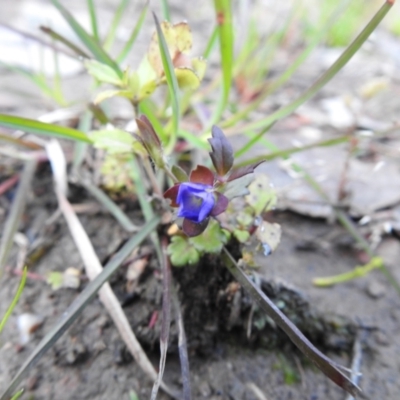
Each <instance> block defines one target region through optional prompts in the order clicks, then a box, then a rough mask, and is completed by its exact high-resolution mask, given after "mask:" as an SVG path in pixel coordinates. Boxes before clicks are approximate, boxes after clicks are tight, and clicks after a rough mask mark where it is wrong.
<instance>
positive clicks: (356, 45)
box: [242, 0, 394, 130]
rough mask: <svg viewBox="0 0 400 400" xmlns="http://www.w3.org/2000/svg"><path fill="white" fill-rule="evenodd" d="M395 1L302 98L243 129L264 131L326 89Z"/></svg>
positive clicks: (374, 18) (379, 11) (384, 9)
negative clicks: (323, 88)
mask: <svg viewBox="0 0 400 400" xmlns="http://www.w3.org/2000/svg"><path fill="white" fill-rule="evenodd" d="M393 3H394V1H393V0H387V1H386V2H385V4H384V5H383V6H382V7H381V8H380V9H379V10H378V11H377V13H376V14H375V15H374V17H373V18H372V19H371V21H370V22H369V23H368V24H367V26H366V27H365V28H364V29H363V30H362V32H361V33H360V34H359V35H358V36H357V37H356V39H355V40H354V41H353V43H352V44H351V45H350V46H349V47H348V48H347V49H346V50H345V51H344V52H343V54H342V55H341V56H340V57H339V58H338V59H337V60H336V61H335V63H334V64H333V65H332V66H331V67H330V68H329V69H328V70H327V71H326V72H325V73H324V74H323V75H322V76H321V77H320V78H319V79H318V80H317V81H316V82H315V83H314V84H313V85H312V86H311V87H310V88H309V89H307V90H306V91H305V92H304V93H303V94H302V95H301V96H300V97H298V98H297V99H296V100H295V101H293V102H291V103H290V104H288V105H287V106H284V107H282V108H280V109H279V110H277V111H276V112H274V113H272V114H271V115H270V116H268V117H267V118H264V119H261V120H259V121H254V122H252V123H249V124H246V125H245V126H243V127H242V129H243V130H255V129H262V128H264V127H265V126H268V125H271V124H272V123H274V122H275V121H278V120H279V119H282V118H284V117H286V116H288V115H289V114H291V113H292V112H294V111H295V110H296V109H297V108H298V107H300V106H301V105H302V104H303V103H305V102H306V101H307V100H309V99H310V98H311V97H313V96H314V95H315V94H316V93H318V92H319V91H320V90H321V88H322V87H324V86H325V85H326V84H327V83H328V82H329V81H330V80H331V79H332V78H333V77H334V76H335V75H336V74H337V73H338V72H339V71H340V70H341V69H342V68H343V67H344V66H345V65H346V64H347V63H348V62H349V61H350V59H351V58H352V57H353V56H354V54H355V53H356V52H357V51H358V50H359V49H360V47H361V46H362V45H363V44H364V43H365V41H366V40H367V39H368V37H369V36H370V35H371V33H372V32H373V31H374V30H375V29H376V27H377V26H378V25H379V23H380V22H381V21H382V19H383V18H384V17H385V15H386V14H387V13H388V12H389V10H390V9H391V7H392V5H393Z"/></svg>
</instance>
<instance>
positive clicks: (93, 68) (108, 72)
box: [84, 60, 123, 86]
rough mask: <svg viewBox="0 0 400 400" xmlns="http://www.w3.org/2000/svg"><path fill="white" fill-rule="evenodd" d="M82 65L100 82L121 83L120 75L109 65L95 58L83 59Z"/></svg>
mask: <svg viewBox="0 0 400 400" xmlns="http://www.w3.org/2000/svg"><path fill="white" fill-rule="evenodd" d="M84 65H85V67H86V69H87V71H88V72H89V74H90V75H92V76H93V78H95V79H97V80H98V81H100V82H102V83H111V84H112V85H115V86H122V85H123V82H122V78H121V75H120V74H118V73H117V72H116V71H115V69H113V68H111V67H110V66H109V65H107V64H104V63H102V62H100V61H97V60H85V62H84Z"/></svg>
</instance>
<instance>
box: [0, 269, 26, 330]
mask: <svg viewBox="0 0 400 400" xmlns="http://www.w3.org/2000/svg"><path fill="white" fill-rule="evenodd" d="M27 275H28V268H27V267H25V268H24V270H23V272H22V277H21V280H20V282H19V286H18V289H17V292H16V293H15V296H14V298H13V300H12V302H11V304H10V307H8V309H7V311H6V313H5V315H4V317H3V318H2V320H1V322H0V333H1V332H2V330H3V329H4V327H5V325H6V323H7V321H8V319H9V318H10V316H11V314H12V312H13V310H14V308H15V306H16V305H17V303H18V300H19V298H20V297H21V294H22V291H23V290H24V287H25V283H26V277H27Z"/></svg>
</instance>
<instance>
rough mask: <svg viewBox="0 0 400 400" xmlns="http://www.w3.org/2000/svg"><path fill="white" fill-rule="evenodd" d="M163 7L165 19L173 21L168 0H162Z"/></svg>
mask: <svg viewBox="0 0 400 400" xmlns="http://www.w3.org/2000/svg"><path fill="white" fill-rule="evenodd" d="M161 9H162V15H163V18H164V20H165V21H169V22H171V13H170V11H169V4H168V0H161Z"/></svg>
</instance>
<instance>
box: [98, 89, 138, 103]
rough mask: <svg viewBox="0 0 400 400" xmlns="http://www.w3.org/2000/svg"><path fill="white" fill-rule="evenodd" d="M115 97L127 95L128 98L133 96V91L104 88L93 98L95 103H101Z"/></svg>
mask: <svg viewBox="0 0 400 400" xmlns="http://www.w3.org/2000/svg"><path fill="white" fill-rule="evenodd" d="M113 97H125V98H127V99H132V98H133V92H132V91H131V90H104V91H103V92H100V93H99V94H98V95H97V96H96V98H95V99H94V100H93V103H94V104H100V103H102V102H103V101H104V100H107V99H111V98H113Z"/></svg>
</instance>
